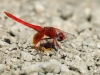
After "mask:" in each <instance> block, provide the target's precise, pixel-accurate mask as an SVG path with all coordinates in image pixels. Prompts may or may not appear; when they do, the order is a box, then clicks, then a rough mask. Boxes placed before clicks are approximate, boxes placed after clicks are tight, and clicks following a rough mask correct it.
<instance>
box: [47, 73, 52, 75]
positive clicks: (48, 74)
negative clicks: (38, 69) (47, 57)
mask: <svg viewBox="0 0 100 75" xmlns="http://www.w3.org/2000/svg"><path fill="white" fill-rule="evenodd" d="M46 75H54V74H53V73H47V74H46Z"/></svg>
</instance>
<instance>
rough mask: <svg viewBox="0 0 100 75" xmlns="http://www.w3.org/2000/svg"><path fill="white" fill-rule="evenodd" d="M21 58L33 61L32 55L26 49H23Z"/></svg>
mask: <svg viewBox="0 0 100 75" xmlns="http://www.w3.org/2000/svg"><path fill="white" fill-rule="evenodd" d="M21 58H22V59H23V60H25V61H32V55H31V54H30V53H27V52H24V51H21Z"/></svg>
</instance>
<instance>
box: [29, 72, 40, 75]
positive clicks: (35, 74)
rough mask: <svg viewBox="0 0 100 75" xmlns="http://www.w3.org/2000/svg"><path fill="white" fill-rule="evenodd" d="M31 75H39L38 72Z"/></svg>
mask: <svg viewBox="0 0 100 75" xmlns="http://www.w3.org/2000/svg"><path fill="white" fill-rule="evenodd" d="M29 75H39V74H38V73H37V72H34V73H31V74H29Z"/></svg>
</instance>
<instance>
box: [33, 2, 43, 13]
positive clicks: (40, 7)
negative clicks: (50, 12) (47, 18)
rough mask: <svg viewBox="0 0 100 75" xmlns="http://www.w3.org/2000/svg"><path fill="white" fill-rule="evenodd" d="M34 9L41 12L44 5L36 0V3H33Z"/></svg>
mask: <svg viewBox="0 0 100 75" xmlns="http://www.w3.org/2000/svg"><path fill="white" fill-rule="evenodd" d="M34 9H35V11H36V12H37V13H42V12H44V11H45V8H44V6H43V5H42V4H41V3H39V2H36V3H35V6H34Z"/></svg>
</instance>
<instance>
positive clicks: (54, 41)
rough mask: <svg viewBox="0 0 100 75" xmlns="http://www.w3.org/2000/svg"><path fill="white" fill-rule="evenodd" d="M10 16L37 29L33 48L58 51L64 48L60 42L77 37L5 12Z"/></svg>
mask: <svg viewBox="0 0 100 75" xmlns="http://www.w3.org/2000/svg"><path fill="white" fill-rule="evenodd" d="M4 13H5V14H6V15H7V16H8V17H10V18H12V19H13V20H15V21H17V22H19V23H21V24H22V25H25V26H27V27H29V28H32V29H34V30H36V31H37V33H36V34H35V35H34V36H33V41H32V42H33V48H34V49H36V50H42V51H49V50H51V49H54V50H55V51H57V48H59V49H62V48H61V46H60V45H59V43H58V42H63V41H64V40H68V39H72V38H75V35H73V34H70V33H67V32H64V31H62V30H60V29H58V28H55V27H49V26H47V27H41V26H40V25H36V24H31V23H28V22H26V21H24V20H21V19H20V18H18V17H16V16H14V15H12V14H11V13H8V12H4Z"/></svg>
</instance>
